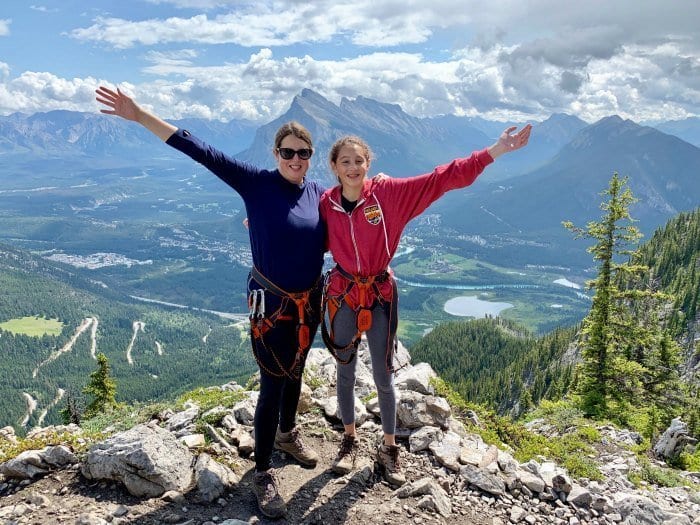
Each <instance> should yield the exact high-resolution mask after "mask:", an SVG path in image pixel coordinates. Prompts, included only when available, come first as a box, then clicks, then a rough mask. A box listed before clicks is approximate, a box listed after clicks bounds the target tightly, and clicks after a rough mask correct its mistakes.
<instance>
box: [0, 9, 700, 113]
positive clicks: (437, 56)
mask: <svg viewBox="0 0 700 525" xmlns="http://www.w3.org/2000/svg"><path fill="white" fill-rule="evenodd" d="M151 1H152V3H168V4H170V5H175V6H177V7H182V8H195V9H200V10H202V9H207V10H211V11H207V14H202V13H200V14H198V15H196V16H191V17H189V18H185V17H173V18H168V19H149V20H141V21H131V20H125V19H116V18H98V19H95V20H94V23H93V24H92V25H91V26H90V27H85V28H80V29H76V30H74V31H73V33H72V36H73V37H75V38H77V39H81V40H89V41H93V40H95V41H101V42H104V43H106V44H108V45H110V46H113V47H116V48H129V47H136V51H137V53H139V52H141V51H142V54H141V57H142V58H144V59H145V61H146V67H144V68H143V69H142V70H141V73H145V74H146V75H148V76H150V77H151V78H152V80H149V81H147V82H143V83H139V84H138V85H135V86H133V92H134V93H135V94H136V95H137V97H138V99H139V100H140V101H142V102H143V103H145V104H148V105H150V106H152V107H153V108H154V109H155V110H156V111H157V112H158V113H159V114H162V115H163V116H166V117H168V118H179V117H182V116H187V115H190V116H202V117H206V118H219V119H223V120H229V119H232V118H248V119H252V120H257V121H261V122H262V121H267V120H270V119H272V118H275V117H276V116H278V115H279V114H280V113H281V112H283V111H284V110H285V109H286V108H287V107H288V106H289V103H290V102H291V100H292V98H293V96H294V95H296V94H298V93H299V92H300V91H301V90H302V89H303V88H311V89H313V90H315V91H318V92H319V93H321V94H322V95H323V96H324V97H326V98H328V99H329V100H331V101H333V102H335V103H338V102H340V99H341V98H342V97H349V98H354V97H356V96H359V95H362V96H365V97H369V98H373V99H377V100H380V101H382V102H388V103H395V104H400V105H401V106H402V108H403V109H404V110H405V111H407V112H409V113H411V114H413V115H417V116H430V115H436V114H444V113H456V114H461V115H480V116H483V117H486V118H498V119H502V120H505V119H519V120H520V119H525V118H529V119H539V118H546V117H547V116H549V114H551V113H553V112H568V113H573V114H576V115H578V116H580V117H581V118H584V119H586V120H589V121H593V120H597V119H598V118H601V117H603V116H607V115H610V114H612V113H617V114H620V115H621V116H623V117H625V118H631V119H633V120H637V121H640V120H652V119H659V120H664V119H669V118H684V117H685V116H690V115H700V58H699V57H700V29H698V27H696V26H697V24H696V23H695V21H696V20H697V19H700V2H697V1H696V0H675V1H674V4H673V5H674V9H668V8H667V7H664V6H662V5H659V3H658V2H656V1H652V0H636V1H635V2H631V1H630V0H619V1H617V2H612V3H611V2H607V1H606V2H603V1H602V0H591V1H589V2H578V3H576V4H570V5H569V4H562V3H561V2H560V1H559V0H531V1H529V2H527V3H524V2H522V1H521V0H502V1H499V2H497V3H487V4H483V3H477V2H475V1H473V0H469V1H465V2H461V3H456V2H454V1H453V0H432V1H431V2H429V3H426V2H425V1H424V0H402V1H398V0H390V1H387V0H358V1H357V2H356V3H355V4H353V5H346V4H343V3H339V2H336V1H335V0H315V1H314V0H276V1H275V2H274V3H273V2H271V1H260V2H243V1H236V2H234V1H226V0H151ZM675 7H678V9H675ZM696 15H697V16H696ZM650 21H654V23H650ZM445 29H447V30H448V31H446V32H445V31H444V30H445ZM457 35H459V36H457ZM184 42H187V44H186V47H187V48H186V49H180V50H175V51H173V50H168V47H169V46H167V45H165V44H169V43H170V44H172V43H184ZM220 42H227V43H236V44H239V45H242V46H249V47H251V48H252V49H251V51H250V52H249V55H248V58H246V59H243V60H240V59H237V60H236V61H234V62H230V63H221V64H215V65H207V66H204V65H202V61H201V60H200V56H207V57H208V58H209V63H211V60H210V59H211V56H213V54H211V55H207V48H206V46H205V45H204V44H206V43H220ZM319 42H323V43H325V42H329V43H330V44H324V46H325V47H324V49H323V54H316V53H317V52H318V51H317V49H319V48H318V47H314V46H312V45H308V46H304V47H300V49H303V50H304V51H305V52H306V53H308V54H300V55H298V56H283V53H289V52H290V51H289V50H288V49H285V50H284V51H279V50H278V49H277V48H276V46H281V45H289V44H297V43H298V44H314V43H319ZM422 42H425V45H420V46H416V45H413V46H411V47H408V48H402V47H399V44H401V43H404V44H405V43H413V44H421V43H422ZM190 44H191V45H190ZM353 44H358V45H361V46H364V47H357V46H356V45H353ZM330 46H333V48H331V47H330ZM376 46H380V49H381V52H379V51H377V52H373V53H368V52H367V49H368V48H369V49H376ZM437 47H439V48H440V52H436V48H437ZM141 48H143V49H141ZM407 49H408V50H411V52H408V51H406V50H407ZM416 49H418V50H419V52H415V50H416ZM387 50H391V51H392V52H388V51H387ZM236 52H237V53H240V49H237V50H236ZM338 53H341V54H342V57H343V58H332V57H333V56H334V55H336V54H338ZM237 56H238V55H237ZM41 75H49V74H48V73H43V74H42V73H30V72H27V73H24V74H22V75H20V77H18V78H16V79H11V78H10V76H9V69H6V71H5V73H4V77H2V76H0V81H1V82H2V89H3V90H5V92H11V93H13V94H15V95H16V102H12V98H11V97H9V98H8V99H7V101H6V102H4V104H6V105H2V106H1V107H0V111H5V112H7V111H9V110H10V109H11V107H12V104H14V105H15V106H17V107H18V108H20V107H21V108H25V109H24V110H27V109H30V108H32V107H40V106H41V104H42V103H45V104H47V105H50V106H51V105H57V104H60V103H61V101H63V102H65V104H66V105H69V106H71V105H72V106H71V107H74V106H75V107H82V108H83V109H84V110H88V111H92V110H94V108H95V103H94V101H93V100H92V96H90V97H88V99H84V100H83V99H81V98H80V97H79V96H78V95H77V94H71V90H70V87H69V86H77V85H79V83H80V81H79V79H73V80H70V81H68V80H65V81H63V82H61V79H58V78H56V77H53V78H45V77H41ZM36 76H39V77H41V78H42V79H43V80H42V82H43V84H42V85H41V87H38V85H37V84H35V83H36V82H37V80H36V78H34V77H36ZM30 77H31V78H32V79H33V82H29V78H30ZM3 78H4V80H3ZM147 78H148V77H147ZM114 80H115V81H118V80H119V79H118V78H115V79H114ZM31 86H33V87H31ZM78 92H79V91H78ZM78 92H76V93H78ZM41 97H44V101H43V102H42V100H41ZM51 107H53V106H51Z"/></svg>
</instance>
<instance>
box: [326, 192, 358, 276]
mask: <svg viewBox="0 0 700 525" xmlns="http://www.w3.org/2000/svg"><path fill="white" fill-rule="evenodd" d="M331 202H332V203H333V207H334V209H335V210H336V211H339V212H341V213H342V214H343V215H345V216H346V217H347V218H348V222H349V223H350V239H352V247H353V248H354V249H355V264H357V274H358V275H359V274H360V273H361V272H362V265H361V264H360V250H359V249H358V248H357V241H356V239H355V226H354V225H353V223H352V214H353V213H354V212H355V210H357V208H359V207H360V205H362V204H364V202H365V199H360V200H358V201H357V204H356V205H355V208H353V210H352V211H351V212H350V213H348V212H346V211H345V209H344V208H343V207H342V206H340V205H339V204H338V203H337V202H335V201H334V200H333V199H331Z"/></svg>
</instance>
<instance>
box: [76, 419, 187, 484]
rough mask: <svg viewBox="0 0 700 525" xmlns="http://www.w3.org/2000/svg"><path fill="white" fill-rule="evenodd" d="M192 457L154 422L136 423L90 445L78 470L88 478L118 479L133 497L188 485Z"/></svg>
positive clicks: (185, 448) (173, 437)
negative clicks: (102, 440)
mask: <svg viewBox="0 0 700 525" xmlns="http://www.w3.org/2000/svg"><path fill="white" fill-rule="evenodd" d="M164 450H166V451H167V454H163V451H164ZM193 459H194V457H193V455H192V453H191V452H190V451H189V450H188V449H187V447H185V446H184V445H182V444H181V443H180V442H178V440H177V439H176V438H175V436H174V435H173V434H172V433H170V432H168V431H167V430H165V429H163V428H160V427H159V426H157V425H155V424H149V425H137V426H135V427H134V428H132V429H130V430H127V431H126V432H120V433H118V434H115V435H114V436H112V437H111V438H109V439H108V440H106V441H104V442H102V443H97V444H95V445H93V446H92V447H90V450H89V451H88V455H87V458H86V460H85V463H84V464H83V465H82V469H81V471H82V473H83V475H84V476H85V477H86V478H88V479H105V480H115V481H121V482H122V483H124V485H125V487H126V489H127V490H128V491H129V492H130V493H131V494H133V495H135V496H146V497H158V496H161V495H162V494H163V493H165V492H166V491H168V490H179V491H181V492H185V491H186V490H187V489H188V488H189V487H190V485H191V484H192V481H193V472H192V463H193Z"/></svg>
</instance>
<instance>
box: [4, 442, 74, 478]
mask: <svg viewBox="0 0 700 525" xmlns="http://www.w3.org/2000/svg"><path fill="white" fill-rule="evenodd" d="M76 463H78V458H77V457H76V456H75V454H73V453H72V452H71V451H70V449H69V448H68V447H66V446H63V445H57V446H50V447H45V448H43V449H41V450H25V451H24V452H22V453H21V454H19V455H18V456H16V457H14V458H12V459H10V460H8V461H6V462H5V463H3V464H1V465H0V474H2V475H3V476H5V477H7V478H15V479H33V478H35V477H37V476H41V475H44V474H46V473H48V472H51V471H52V470H56V469H61V468H64V467H66V466H68V465H73V464H76Z"/></svg>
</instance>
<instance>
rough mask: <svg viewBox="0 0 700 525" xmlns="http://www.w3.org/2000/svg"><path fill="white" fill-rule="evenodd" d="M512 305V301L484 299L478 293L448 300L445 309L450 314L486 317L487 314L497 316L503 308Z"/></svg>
mask: <svg viewBox="0 0 700 525" xmlns="http://www.w3.org/2000/svg"><path fill="white" fill-rule="evenodd" d="M512 307H513V305H512V304H510V303H497V302H492V301H482V300H481V299H479V298H478V297H477V296H476V295H466V296H461V297H455V298H453V299H450V300H449V301H447V302H446V303H445V306H444V310H445V311H446V312H447V313H448V314H452V315H459V316H461V317H485V316H486V315H487V314H488V315H492V316H497V315H499V314H500V313H501V312H502V311H503V310H506V309H507V308H512Z"/></svg>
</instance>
